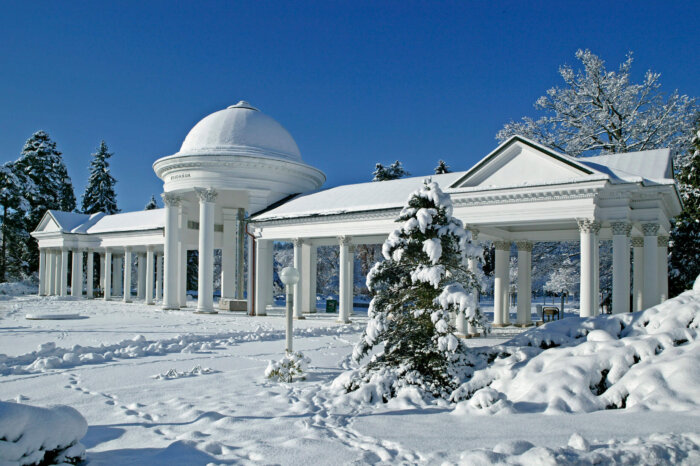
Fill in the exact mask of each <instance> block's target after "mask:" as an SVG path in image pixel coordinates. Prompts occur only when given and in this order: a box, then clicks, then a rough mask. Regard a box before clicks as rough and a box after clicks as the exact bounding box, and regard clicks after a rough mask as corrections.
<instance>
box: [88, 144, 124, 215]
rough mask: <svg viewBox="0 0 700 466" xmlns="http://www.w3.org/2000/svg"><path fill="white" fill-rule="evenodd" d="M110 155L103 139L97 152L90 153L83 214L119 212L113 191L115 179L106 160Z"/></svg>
mask: <svg viewBox="0 0 700 466" xmlns="http://www.w3.org/2000/svg"><path fill="white" fill-rule="evenodd" d="M112 155H113V154H112V153H111V152H109V149H108V148H107V144H106V143H105V142H104V141H102V142H100V147H98V148H97V152H95V153H94V154H92V161H91V162H90V176H89V178H88V183H87V186H85V194H83V213H85V214H95V213H97V212H104V213H106V214H108V215H110V214H116V213H117V212H119V208H117V194H116V192H115V191H114V185H115V184H116V183H117V180H115V179H114V177H113V176H112V174H111V173H110V172H109V162H108V161H107V160H108V159H109V158H110V157H111V156H112Z"/></svg>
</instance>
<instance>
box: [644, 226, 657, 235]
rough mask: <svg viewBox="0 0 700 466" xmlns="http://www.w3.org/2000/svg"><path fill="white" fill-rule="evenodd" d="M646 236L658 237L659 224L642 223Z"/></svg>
mask: <svg viewBox="0 0 700 466" xmlns="http://www.w3.org/2000/svg"><path fill="white" fill-rule="evenodd" d="M642 231H643V232H644V236H656V235H657V234H658V233H659V224H658V223H642Z"/></svg>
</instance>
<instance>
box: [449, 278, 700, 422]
mask: <svg viewBox="0 0 700 466" xmlns="http://www.w3.org/2000/svg"><path fill="white" fill-rule="evenodd" d="M698 327H700V292H699V291H695V290H691V291H687V292H685V293H683V294H681V295H679V296H677V297H676V298H673V299H670V300H668V301H666V302H664V303H661V304H659V305H657V306H654V307H652V308H650V309H647V310H645V311H640V312H636V313H631V314H617V315H612V316H605V315H602V316H598V317H594V318H587V319H586V318H573V317H571V318H567V319H563V320H560V321H556V322H552V323H549V324H547V325H544V326H542V327H539V328H536V329H532V330H530V331H527V332H525V333H523V334H521V335H519V336H518V337H516V338H514V339H512V340H510V341H508V342H506V343H505V344H503V345H499V346H495V347H492V348H490V349H489V350H487V351H486V354H485V355H486V356H487V358H488V360H487V361H492V362H491V363H487V365H486V366H485V367H483V368H481V369H480V370H477V371H475V373H474V374H473V376H472V377H471V379H470V380H469V381H468V382H466V383H465V384H463V385H462V386H461V387H460V388H459V389H458V390H456V391H455V392H454V393H453V395H452V399H453V400H455V401H460V400H464V401H461V403H460V404H459V405H458V407H457V411H458V412H462V411H465V410H466V411H468V412H477V413H478V412H481V413H496V412H499V411H504V412H545V413H562V412H566V413H580V412H591V411H597V410H602V409H620V408H626V409H651V410H676V411H680V410H688V409H693V408H697V407H698V406H699V405H700V392H698V389H697V387H699V386H700V364H698V361H700V343H699V342H698V338H697V337H698Z"/></svg>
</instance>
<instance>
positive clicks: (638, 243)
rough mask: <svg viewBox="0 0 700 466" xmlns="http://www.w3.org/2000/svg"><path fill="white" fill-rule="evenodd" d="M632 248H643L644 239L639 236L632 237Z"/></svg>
mask: <svg viewBox="0 0 700 466" xmlns="http://www.w3.org/2000/svg"><path fill="white" fill-rule="evenodd" d="M632 247H633V248H642V247H644V238H642V237H641V236H633V237H632Z"/></svg>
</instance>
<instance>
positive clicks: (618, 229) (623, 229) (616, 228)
mask: <svg viewBox="0 0 700 466" xmlns="http://www.w3.org/2000/svg"><path fill="white" fill-rule="evenodd" d="M610 228H612V234H613V236H629V235H630V232H631V231H632V224H631V223H630V222H625V221H618V222H612V223H610Z"/></svg>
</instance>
